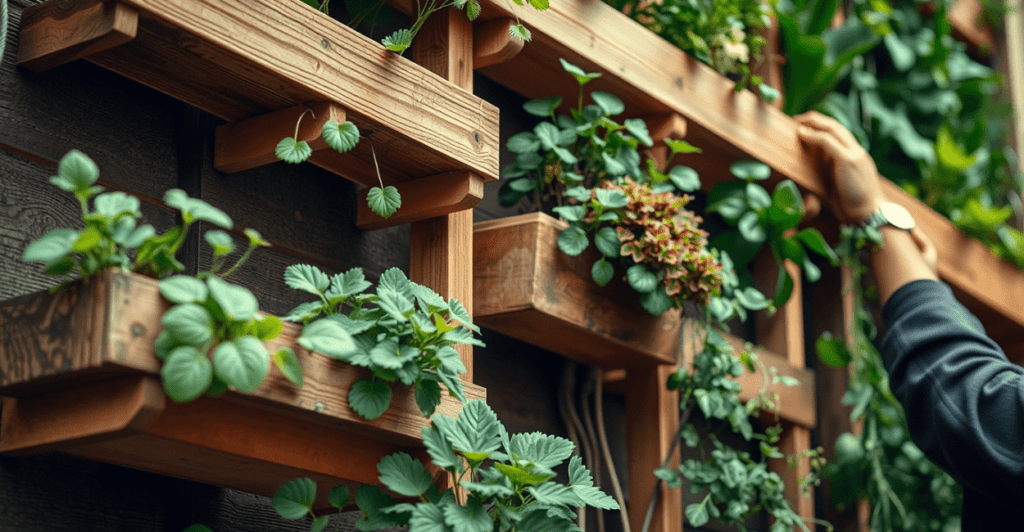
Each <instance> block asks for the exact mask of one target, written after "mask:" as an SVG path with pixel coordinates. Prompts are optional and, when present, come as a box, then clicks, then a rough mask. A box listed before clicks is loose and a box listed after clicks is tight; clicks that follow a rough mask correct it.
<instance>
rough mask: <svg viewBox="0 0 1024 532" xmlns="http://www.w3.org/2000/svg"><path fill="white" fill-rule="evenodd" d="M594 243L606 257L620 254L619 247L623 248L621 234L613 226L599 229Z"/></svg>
mask: <svg viewBox="0 0 1024 532" xmlns="http://www.w3.org/2000/svg"><path fill="white" fill-rule="evenodd" d="M594 245H596V246H597V249H598V251H600V252H601V254H602V255H604V256H605V257H612V258H614V257H618V256H619V249H620V248H621V244H620V243H619V235H618V233H616V232H615V229H613V228H611V227H602V228H601V229H600V230H598V232H597V234H596V235H594Z"/></svg>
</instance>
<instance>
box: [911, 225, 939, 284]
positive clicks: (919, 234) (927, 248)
mask: <svg viewBox="0 0 1024 532" xmlns="http://www.w3.org/2000/svg"><path fill="white" fill-rule="evenodd" d="M910 236H912V237H914V243H915V244H917V249H919V250H921V258H922V259H924V263H925V265H927V266H928V269H930V270H931V271H932V273H934V274H935V275H936V276H938V275H939V250H938V249H936V248H935V244H933V243H932V240H931V239H930V238H928V236H927V235H925V234H924V231H922V230H921V228H920V227H919V226H914V228H913V229H911V230H910Z"/></svg>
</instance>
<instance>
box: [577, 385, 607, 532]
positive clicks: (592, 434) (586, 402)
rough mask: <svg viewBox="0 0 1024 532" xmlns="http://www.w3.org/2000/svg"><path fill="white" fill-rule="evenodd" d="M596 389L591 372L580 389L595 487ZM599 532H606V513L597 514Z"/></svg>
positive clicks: (597, 481)
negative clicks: (592, 404) (593, 400)
mask: <svg viewBox="0 0 1024 532" xmlns="http://www.w3.org/2000/svg"><path fill="white" fill-rule="evenodd" d="M593 389H594V372H593V371H592V370H591V371H590V372H588V378H587V379H586V380H584V381H583V387H582V388H581V389H580V410H582V411H583V426H584V427H586V429H587V430H586V434H587V437H588V438H590V442H591V447H590V448H591V449H592V450H593V452H594V454H592V455H590V457H591V459H592V463H591V464H587V465H588V466H589V467H590V471H591V472H593V474H594V485H596V486H601V485H602V484H603V483H602V482H601V478H602V477H601V466H600V464H599V462H598V455H599V453H600V451H599V450H598V448H599V445H598V443H597V433H596V431H595V430H594V416H593V414H591V412H590V399H589V397H590V393H591V391H592V390H593ZM597 532H605V528H604V513H603V512H597Z"/></svg>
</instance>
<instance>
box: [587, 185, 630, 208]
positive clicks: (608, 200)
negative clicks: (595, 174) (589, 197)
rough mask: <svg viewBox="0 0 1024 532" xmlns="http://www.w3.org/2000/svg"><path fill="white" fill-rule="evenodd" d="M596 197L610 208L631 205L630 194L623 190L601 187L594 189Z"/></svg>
mask: <svg viewBox="0 0 1024 532" xmlns="http://www.w3.org/2000/svg"><path fill="white" fill-rule="evenodd" d="M594 197H595V198H597V202H598V203H600V204H601V205H604V206H605V208H608V209H621V208H622V207H625V206H626V205H629V196H627V195H626V193H625V192H623V191H621V190H608V189H606V188H599V189H596V190H594Z"/></svg>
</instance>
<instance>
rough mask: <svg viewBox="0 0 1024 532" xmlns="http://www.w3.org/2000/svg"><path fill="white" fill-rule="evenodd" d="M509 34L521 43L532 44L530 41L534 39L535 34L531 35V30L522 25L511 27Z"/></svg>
mask: <svg viewBox="0 0 1024 532" xmlns="http://www.w3.org/2000/svg"><path fill="white" fill-rule="evenodd" d="M508 34H509V35H510V36H512V38H513V39H518V40H520V41H526V42H530V40H531V39H533V34H531V33H530V30H528V29H526V26H523V25H522V24H516V25H515V26H510V27H509V28H508Z"/></svg>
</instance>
